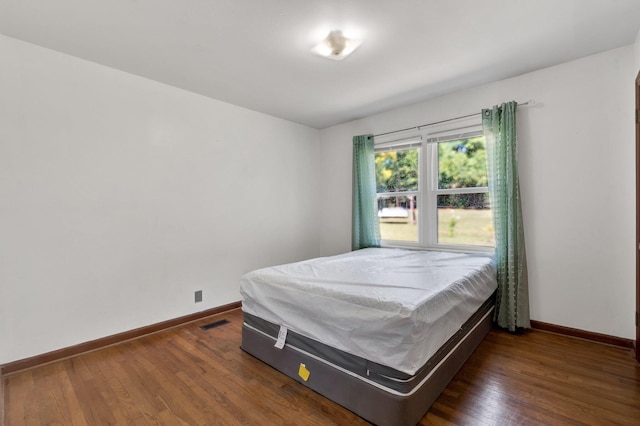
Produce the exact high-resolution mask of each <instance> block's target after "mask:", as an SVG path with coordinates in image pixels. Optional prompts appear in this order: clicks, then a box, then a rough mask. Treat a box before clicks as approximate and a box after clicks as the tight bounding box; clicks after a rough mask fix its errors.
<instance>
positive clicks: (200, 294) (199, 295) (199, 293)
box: [195, 290, 202, 303]
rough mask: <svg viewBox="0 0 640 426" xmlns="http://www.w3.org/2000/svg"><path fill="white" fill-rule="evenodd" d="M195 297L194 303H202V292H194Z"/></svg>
mask: <svg viewBox="0 0 640 426" xmlns="http://www.w3.org/2000/svg"><path fill="white" fill-rule="evenodd" d="M195 296H196V303H198V302H202V290H198V291H196V294H195Z"/></svg>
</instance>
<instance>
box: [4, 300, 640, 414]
mask: <svg viewBox="0 0 640 426" xmlns="http://www.w3.org/2000/svg"><path fill="white" fill-rule="evenodd" d="M222 318H226V319H228V320H229V321H230V323H229V324H227V325H224V326H221V327H218V328H213V329H210V330H208V331H203V330H200V329H199V328H198V326H200V325H202V324H206V323H210V322H212V321H215V320H219V319H222ZM241 324H242V313H241V312H240V311H239V310H235V311H232V312H228V313H225V314H220V315H217V316H215V317H210V318H207V319H204V320H200V321H197V322H195V323H192V324H187V325H184V326H180V327H176V328H174V329H171V330H168V331H164V332H160V333H156V334H154V335H151V336H147V337H143V338H140V339H137V340H133V341H129V342H125V343H121V344H118V345H115V346H111V347H108V348H105V349H101V350H98V351H95V352H92V353H89V354H84V355H81V356H77V357H74V358H70V359H67V360H63V361H59V362H55V363H53V364H49V365H46V366H41V367H37V368H34V369H31V370H28V371H23V372H18V373H14V374H11V375H9V376H7V377H5V378H4V385H5V386H4V399H5V422H6V425H7V426H17V425H23V424H26V425H44V424H47V425H48V424H61V425H104V424H135V425H137V424H142V425H146V424H163V425H199V424H221V425H227V424H229V425H234V424H256V425H267V424H292V425H293V424H295V425H317V424H340V425H346V424H349V425H358V424H367V423H366V422H365V421H364V420H362V419H360V418H359V417H357V416H355V415H354V414H352V413H351V412H349V411H347V410H345V409H343V408H342V407H340V406H338V405H336V404H334V403H332V402H331V401H329V400H327V399H325V398H323V397H321V396H319V395H317V394H316V393H314V392H313V391H310V390H309V389H307V388H305V387H304V386H302V385H301V384H299V383H297V382H295V381H293V380H291V379H289V378H287V377H285V376H284V375H282V374H280V373H278V372H277V371H275V370H273V369H271V368H270V367H268V366H266V365H264V364H263V363H261V362H260V361H258V360H256V359H254V358H253V357H251V356H250V355H247V354H246V353H244V352H242V351H241V350H240V349H239V346H240V328H241ZM420 424H423V425H431V424H457V425H458V424H472V425H478V424H491V425H509V424H535V425H539V424H544V425H551V424H590V425H592V424H625V425H631V424H640V364H638V363H636V362H635V361H634V360H633V359H632V357H631V354H630V353H629V351H627V350H624V349H620V348H616V347H611V346H606V345H601V344H597V343H592V342H587V341H583V340H578V339H574V338H569V337H564V336H559V335H555V334H551V333H546V332H541V331H530V332H528V333H526V334H525V335H520V336H514V335H511V334H509V333H506V332H503V331H500V330H492V331H491V332H490V333H489V335H488V336H487V338H486V339H485V341H484V342H483V343H482V344H481V345H480V347H479V348H478V349H477V350H476V351H475V353H474V354H473V355H472V357H471V359H469V361H468V362H467V363H466V364H465V365H464V367H463V368H462V369H461V370H460V372H459V373H458V374H457V376H456V377H455V378H454V380H453V381H452V382H451V383H450V384H449V386H448V387H447V388H446V390H445V391H444V392H443V393H442V395H440V397H439V398H438V400H437V401H436V402H435V403H434V404H433V406H432V407H431V409H430V410H429V412H428V413H427V414H426V415H425V417H424V418H423V419H422V420H421V422H420Z"/></svg>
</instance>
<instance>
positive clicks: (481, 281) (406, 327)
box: [240, 248, 497, 375]
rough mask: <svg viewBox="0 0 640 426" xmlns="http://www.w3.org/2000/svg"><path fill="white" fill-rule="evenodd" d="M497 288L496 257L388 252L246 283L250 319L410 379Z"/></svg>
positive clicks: (272, 273)
mask: <svg viewBox="0 0 640 426" xmlns="http://www.w3.org/2000/svg"><path fill="white" fill-rule="evenodd" d="M496 287H497V285H496V279H495V267H494V265H493V259H492V258H491V257H490V256H487V255H471V254H464V253H443V252H433V251H417V250H403V249H388V248H368V249H363V250H358V251H354V252H350V253H346V254H342V255H338V256H331V257H322V258H316V259H311V260H307V261H303V262H296V263H290V264H286V265H280V266H274V267H269V268H264V269H259V270H256V271H253V272H250V273H248V274H246V275H245V276H244V277H242V279H241V281H240V292H241V294H242V308H243V311H245V312H246V313H248V314H250V315H253V316H256V317H259V318H262V319H264V320H266V321H269V322H271V323H273V324H276V325H278V326H281V327H286V329H288V330H291V331H293V332H295V333H296V334H299V335H301V336H304V337H307V338H310V339H313V340H315V341H318V342H322V343H323V344H325V345H328V346H330V347H333V348H336V349H339V350H341V351H344V352H346V353H348V354H351V355H354V356H357V357H361V358H364V359H367V360H370V361H372V362H373V363H376V364H380V365H382V366H387V367H390V368H392V369H395V370H398V371H400V372H403V373H405V374H407V375H415V374H416V373H417V372H418V370H420V368H421V367H422V366H423V365H425V364H426V362H427V361H428V360H429V359H430V358H431V357H432V356H433V355H434V354H435V353H436V352H437V350H438V349H439V348H440V347H441V346H442V345H443V344H444V343H445V342H447V340H449V339H450V338H451V337H452V336H453V335H454V334H455V333H456V332H457V331H458V330H459V329H460V327H461V325H462V324H463V323H465V322H466V321H467V320H468V319H469V318H470V317H471V315H472V314H473V313H474V312H476V311H477V310H478V308H479V307H480V306H481V305H482V304H483V303H484V302H485V301H486V300H487V299H488V298H489V297H490V296H491V294H492V293H493V292H494V291H495V289H496Z"/></svg>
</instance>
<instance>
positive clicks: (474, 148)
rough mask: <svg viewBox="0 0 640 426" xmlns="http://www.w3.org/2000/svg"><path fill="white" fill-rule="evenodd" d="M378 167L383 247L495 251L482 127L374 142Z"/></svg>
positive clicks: (425, 133) (430, 130)
mask: <svg viewBox="0 0 640 426" xmlns="http://www.w3.org/2000/svg"><path fill="white" fill-rule="evenodd" d="M458 126H460V124H459V123H458ZM396 138H397V136H396ZM381 139H382V138H381ZM375 164H376V186H377V198H378V219H379V222H380V234H381V237H382V243H383V245H385V246H417V247H425V248H438V249H454V250H455V249H461V250H465V251H489V250H491V248H492V247H493V246H494V245H495V241H494V233H493V217H492V216H491V208H490V202H489V189H488V186H487V160H486V150H485V141H484V136H483V135H482V131H481V128H480V127H479V124H473V125H468V126H464V127H458V128H449V129H444V130H443V129H433V128H430V129H428V130H425V131H423V132H421V133H420V134H417V135H413V136H411V137H410V138H406V137H405V138H404V139H401V140H395V141H394V140H384V139H382V140H381V141H378V139H376V155H375Z"/></svg>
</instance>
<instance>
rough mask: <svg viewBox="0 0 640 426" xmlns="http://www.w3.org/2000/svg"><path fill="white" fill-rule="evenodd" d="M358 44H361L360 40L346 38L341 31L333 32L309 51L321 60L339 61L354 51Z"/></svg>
mask: <svg viewBox="0 0 640 426" xmlns="http://www.w3.org/2000/svg"><path fill="white" fill-rule="evenodd" d="M360 43H362V41H361V40H354V39H350V38H346V37H345V36H344V35H343V34H342V31H340V30H335V31H331V32H330V33H329V35H328V36H327V37H326V38H325V39H324V40H322V41H321V42H320V43H318V44H317V45H315V47H314V48H313V49H311V51H312V52H313V53H315V54H316V55H319V56H322V57H323V58H327V59H333V60H334V61H341V60H343V59H344V58H346V57H347V56H348V55H349V54H350V53H351V52H353V51H354V50H356V48H357V47H358V46H360Z"/></svg>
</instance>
